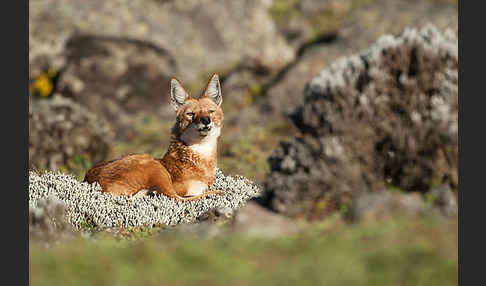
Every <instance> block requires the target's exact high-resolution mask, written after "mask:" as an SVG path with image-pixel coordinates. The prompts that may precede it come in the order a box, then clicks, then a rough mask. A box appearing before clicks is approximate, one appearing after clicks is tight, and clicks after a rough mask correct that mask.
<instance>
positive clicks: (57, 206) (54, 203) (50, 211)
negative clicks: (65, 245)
mask: <svg viewBox="0 0 486 286" xmlns="http://www.w3.org/2000/svg"><path fill="white" fill-rule="evenodd" d="M73 230H74V229H73V227H72V226H71V224H70V223H69V222H68V220H67V216H66V206H65V205H64V203H62V202H61V201H60V200H58V199H56V198H54V197H47V198H43V199H41V200H39V201H38V202H37V205H36V206H33V205H29V237H30V238H32V239H34V240H36V241H42V242H53V241H54V242H57V241H59V240H61V239H63V238H67V237H73V236H74V231H73Z"/></svg>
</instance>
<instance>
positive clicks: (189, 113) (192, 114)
mask: <svg viewBox="0 0 486 286" xmlns="http://www.w3.org/2000/svg"><path fill="white" fill-rule="evenodd" d="M186 115H188V116H190V117H193V116H194V112H188V113H186Z"/></svg>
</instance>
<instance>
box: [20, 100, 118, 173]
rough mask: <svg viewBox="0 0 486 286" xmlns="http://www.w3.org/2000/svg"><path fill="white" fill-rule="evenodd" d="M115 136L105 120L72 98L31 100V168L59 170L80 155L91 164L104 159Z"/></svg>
mask: <svg viewBox="0 0 486 286" xmlns="http://www.w3.org/2000/svg"><path fill="white" fill-rule="evenodd" d="M113 138H114V134H113V131H112V130H111V127H110V126H109V125H108V124H107V123H106V122H105V121H104V120H102V119H100V118H99V117H98V116H96V115H95V114H93V113H91V112H90V111H88V110H86V108H84V107H83V106H81V105H79V104H77V103H75V102H73V101H72V100H70V99H68V98H64V97H62V96H61V95H58V94H56V95H54V96H53V97H52V99H38V100H37V99H32V98H31V99H30V102H29V166H30V168H40V169H50V170H56V169H59V168H60V167H62V166H64V167H65V166H66V165H67V164H68V162H69V160H71V159H73V158H74V157H76V156H81V157H82V158H83V160H85V161H86V162H87V163H97V162H100V161H103V160H105V159H106V158H107V155H108V152H109V150H110V144H111V142H112V140H113Z"/></svg>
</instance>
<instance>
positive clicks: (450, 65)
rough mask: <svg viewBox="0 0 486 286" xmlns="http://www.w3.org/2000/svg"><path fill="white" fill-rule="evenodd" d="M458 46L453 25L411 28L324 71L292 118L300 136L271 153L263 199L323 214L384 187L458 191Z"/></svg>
mask: <svg viewBox="0 0 486 286" xmlns="http://www.w3.org/2000/svg"><path fill="white" fill-rule="evenodd" d="M457 45H458V42H457V35H456V34H454V33H453V32H451V31H450V30H448V31H446V32H445V33H442V32H440V31H439V30H437V29H436V28H435V27H433V26H427V27H425V28H423V29H421V30H416V29H405V31H404V32H403V33H402V34H401V35H400V36H398V37H394V36H390V35H387V36H383V37H381V38H380V39H379V40H378V41H377V42H376V43H375V44H374V45H373V46H372V47H371V48H369V49H368V50H366V51H363V52H362V53H360V54H358V55H354V56H350V57H347V58H341V59H339V60H337V61H336V62H334V63H333V64H332V65H331V66H330V67H329V68H327V69H325V70H323V71H322V72H321V73H320V74H319V76H317V77H315V78H314V79H313V80H312V81H311V82H310V84H308V86H307V87H306V89H305V92H304V104H303V105H302V106H300V107H299V108H297V109H296V110H295V111H294V112H293V113H292V115H291V118H292V120H293V122H294V124H295V125H296V126H297V128H298V129H299V135H298V136H296V137H295V138H293V139H292V140H290V141H289V142H283V143H282V144H281V146H280V147H279V148H277V149H276V150H275V152H274V153H273V155H272V156H271V157H270V158H269V163H270V165H271V173H270V175H269V176H268V177H267V179H266V181H265V189H266V194H265V197H264V202H265V203H266V204H268V205H269V206H270V207H271V208H272V209H274V210H276V211H278V212H282V213H285V214H287V215H290V216H297V215H301V214H304V215H306V216H318V217H319V216H322V215H325V214H327V213H329V212H332V211H334V210H336V209H337V208H339V207H340V205H341V203H342V202H343V201H349V199H350V198H351V197H352V195H353V194H357V193H360V192H371V191H377V190H383V189H385V187H386V186H393V187H396V188H399V189H403V190H405V191H419V192H426V191H428V190H429V189H430V187H431V186H433V185H437V184H448V185H449V186H450V187H451V188H452V189H453V190H457V125H458V122H457V118H458V117H457V116H458V115H457V110H458V99H457V96H458V88H457V84H458V72H457V68H458V49H457Z"/></svg>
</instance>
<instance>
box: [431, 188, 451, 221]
mask: <svg viewBox="0 0 486 286" xmlns="http://www.w3.org/2000/svg"><path fill="white" fill-rule="evenodd" d="M427 195H429V197H431V199H432V204H433V206H434V207H437V208H438V209H439V211H440V213H441V214H442V215H444V216H446V217H454V216H457V214H458V206H457V197H456V194H454V192H452V190H451V189H450V188H448V187H447V186H445V187H441V188H433V189H432V190H431V191H430V192H429V194H427Z"/></svg>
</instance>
